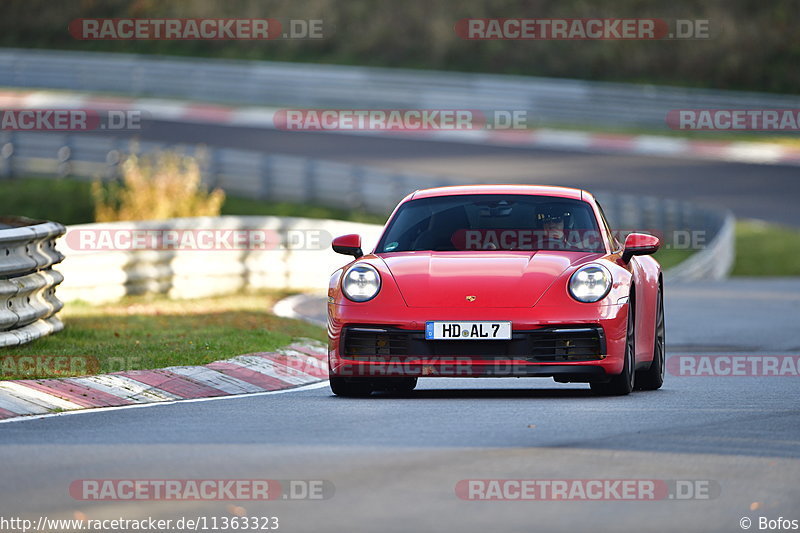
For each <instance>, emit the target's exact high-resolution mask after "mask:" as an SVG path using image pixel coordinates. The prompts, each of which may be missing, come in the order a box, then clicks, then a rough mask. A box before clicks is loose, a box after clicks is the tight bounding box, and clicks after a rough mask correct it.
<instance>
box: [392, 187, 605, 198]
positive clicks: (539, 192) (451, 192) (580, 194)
mask: <svg viewBox="0 0 800 533" xmlns="http://www.w3.org/2000/svg"><path fill="white" fill-rule="evenodd" d="M464 194H526V195H531V196H556V197H559V198H571V199H574V200H588V199H589V198H591V195H590V194H589V193H587V192H586V191H584V190H582V189H573V188H572V187H556V186H553V185H452V186H449V187H435V188H432V189H421V190H418V191H415V192H414V193H412V194H411V195H409V197H407V200H417V199H419V198H433V197H437V196H457V195H464Z"/></svg>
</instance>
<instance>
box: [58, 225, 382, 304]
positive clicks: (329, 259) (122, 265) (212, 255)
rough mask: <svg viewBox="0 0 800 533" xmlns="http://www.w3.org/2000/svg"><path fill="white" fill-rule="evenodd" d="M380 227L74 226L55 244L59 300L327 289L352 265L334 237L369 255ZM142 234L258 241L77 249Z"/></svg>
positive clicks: (189, 296)
mask: <svg viewBox="0 0 800 533" xmlns="http://www.w3.org/2000/svg"><path fill="white" fill-rule="evenodd" d="M381 229H382V228H381V226H378V225H374V224H359V223H353V222H345V221H341V220H320V219H307V218H297V217H254V216H242V217H237V216H222V217H196V218H177V219H171V220H156V221H141V222H113V223H98V224H82V225H75V226H69V227H68V228H67V233H66V235H65V236H64V237H62V238H61V239H60V240H59V242H58V243H57V246H58V247H59V249H61V250H63V251H64V253H65V255H66V258H65V259H64V261H63V263H62V264H61V265H60V266H59V269H60V270H61V272H62V273H63V274H64V278H65V281H64V283H63V284H62V285H61V287H59V289H58V292H59V297H60V298H61V299H63V300H64V301H73V300H83V301H87V302H90V303H100V302H106V301H113V300H117V299H119V298H121V297H123V296H125V295H129V294H145V293H157V294H165V295H167V296H168V297H170V298H177V299H180V298H199V297H204V296H213V295H219V294H226V293H231V292H236V291H240V290H245V289H259V288H272V289H292V290H314V291H322V290H325V289H326V288H327V280H328V277H329V276H330V274H331V273H332V272H333V271H334V270H336V269H337V268H339V267H341V266H342V265H344V264H346V263H347V262H348V261H347V259H346V258H344V257H343V256H341V255H338V254H335V253H333V252H332V251H331V249H330V242H331V238H332V236H337V235H340V234H345V233H352V232H357V233H359V234H361V235H362V237H363V239H364V245H365V249H367V248H368V247H370V246H374V245H375V244H377V242H378V237H379V235H380V231H381ZM144 231H150V232H154V234H156V233H157V234H158V235H160V236H164V235H165V232H168V231H169V232H173V235H174V236H176V235H179V234H180V233H181V232H189V233H191V234H192V236H197V237H198V239H200V238H202V236H203V235H204V234H205V236H206V237H208V240H209V241H208V242H211V241H213V240H214V239H215V236H221V237H223V238H234V237H229V236H225V235H224V232H228V231H230V232H239V233H240V235H244V236H245V237H244V239H245V240H247V236H255V237H258V239H255V241H257V242H258V245H254V246H252V247H250V248H249V249H241V248H242V247H241V246H239V247H234V249H226V247H225V246H223V245H220V246H218V247H214V246H213V245H212V246H210V247H209V246H199V247H178V246H172V247H168V246H165V247H163V248H164V249H158V248H160V246H155V247H153V248H156V249H142V248H136V247H135V246H130V247H129V248H130V249H121V248H117V249H91V248H90V247H86V246H84V247H82V246H81V245H80V243H81V242H82V239H83V242H87V240H88V239H87V238H86V236H87V235H88V236H89V237H90V238H91V240H92V241H93V242H101V241H102V240H103V239H104V238H106V242H110V240H109V239H113V238H115V237H114V235H115V234H120V232H122V233H124V234H125V236H126V237H125V239H126V240H127V239H128V238H129V236H130V235H132V234H133V233H135V232H138V233H139V234H140V235H141V234H142V233H143V232H144ZM103 234H105V237H104V235H103ZM176 238H180V237H176ZM153 242H157V241H156V240H154V241H153ZM226 242H230V241H226ZM262 243H263V244H262ZM201 244H202V243H201Z"/></svg>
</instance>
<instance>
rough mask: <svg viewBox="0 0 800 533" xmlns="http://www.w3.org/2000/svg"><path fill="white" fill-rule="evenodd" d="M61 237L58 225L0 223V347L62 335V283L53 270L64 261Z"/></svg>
mask: <svg viewBox="0 0 800 533" xmlns="http://www.w3.org/2000/svg"><path fill="white" fill-rule="evenodd" d="M65 231H66V228H64V226H62V225H61V224H58V223H56V222H42V221H35V220H30V219H25V218H21V217H0V347H3V346H14V345H17V344H24V343H26V342H30V341H32V340H34V339H38V338H39V337H43V336H45V335H48V334H50V333H54V332H56V331H60V330H61V329H63V327H64V325H63V324H62V323H61V320H60V319H59V318H58V316H57V313H58V312H59V311H60V310H61V308H62V303H61V302H60V301H59V300H58V298H56V294H55V288H56V286H57V285H58V284H59V283H61V282H62V281H63V280H64V277H63V276H62V275H61V274H60V273H59V272H58V271H56V270H53V269H52V266H53V265H54V264H57V263H59V262H61V260H62V259H63V258H64V256H63V255H62V254H61V253H60V252H59V251H58V250H57V249H56V247H55V240H56V238H57V237H58V236H60V235H63V234H64V232H65Z"/></svg>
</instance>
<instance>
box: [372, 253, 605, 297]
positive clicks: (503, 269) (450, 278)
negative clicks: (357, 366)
mask: <svg viewBox="0 0 800 533" xmlns="http://www.w3.org/2000/svg"><path fill="white" fill-rule="evenodd" d="M587 255H588V254H586V253H584V252H567V253H565V252H550V251H536V252H480V253H479V254H478V253H475V252H406V253H398V254H391V255H389V256H382V259H383V261H384V262H385V263H386V265H387V267H388V268H389V271H390V272H391V273H392V276H393V277H394V279H395V281H396V282H397V287H398V289H399V290H400V293H401V294H402V295H403V299H404V300H405V302H406V304H407V305H408V306H409V307H465V308H466V307H469V308H473V309H474V308H476V307H531V306H533V305H535V304H536V302H537V301H538V300H539V298H541V297H542V295H543V294H544V293H545V292H546V291H547V289H548V288H549V287H550V286H551V285H552V284H553V283H554V282H555V281H556V280H557V279H558V277H559V276H560V275H561V274H562V273H563V272H564V271H565V270H566V269H567V268H569V267H570V265H572V264H573V263H575V262H578V261H580V260H581V259H583V258H584V257H586V256H587ZM595 255H596V254H595ZM468 296H474V297H475V298H474V300H472V301H470V300H468V299H467V297H468Z"/></svg>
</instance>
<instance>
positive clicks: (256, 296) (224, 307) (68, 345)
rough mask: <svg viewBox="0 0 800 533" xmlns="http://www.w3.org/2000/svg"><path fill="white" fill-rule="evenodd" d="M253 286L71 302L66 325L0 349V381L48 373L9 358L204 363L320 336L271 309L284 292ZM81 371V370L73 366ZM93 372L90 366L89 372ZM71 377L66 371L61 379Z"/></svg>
mask: <svg viewBox="0 0 800 533" xmlns="http://www.w3.org/2000/svg"><path fill="white" fill-rule="evenodd" d="M284 295H285V293H280V292H272V291H270V292H267V291H260V292H253V293H243V294H235V295H229V296H220V297H214V298H202V299H196V300H179V301H176V300H168V299H166V298H164V297H152V296H151V297H128V298H125V299H123V300H122V301H120V302H118V303H114V304H107V305H100V306H90V305H87V304H81V303H68V304H67V305H66V306H65V308H64V310H63V311H62V312H61V314H60V316H61V318H62V320H63V321H64V323H65V329H64V331H62V332H60V333H58V334H57V335H54V336H50V337H45V338H42V339H39V340H36V341H33V342H31V343H30V344H26V345H24V346H19V347H10V348H2V349H0V362H2V363H5V364H0V379H19V378H25V379H32V378H45V377H53V376H52V375H47V374H36V373H24V374H19V373H13V372H10V371H9V368H14V365H13V361H14V359H13V358H12V359H10V360H9V359H8V357H9V356H72V357H78V358H85V359H82V361H83V364H85V363H86V361H87V360H88V361H90V362H89V364H87V365H86V366H89V367H91V366H92V365H93V364H94V362H95V361H96V362H97V364H98V366H99V368H96V367H95V368H93V369H92V370H97V371H98V372H99V373H104V372H116V371H120V370H135V369H147V368H163V367H167V366H174V365H202V364H206V363H210V362H212V361H216V360H219V359H226V358H229V357H234V356H237V355H241V354H246V353H253V352H266V351H273V350H275V349H276V348H279V347H281V346H285V345H287V344H290V343H291V342H292V341H293V340H294V339H297V338H301V337H305V338H311V339H317V340H320V341H323V340H325V338H326V334H325V331H324V329H323V328H321V327H318V326H314V325H311V324H307V323H305V322H301V321H298V320H291V319H286V318H280V317H276V316H275V315H273V314H272V313H270V312H269V309H271V308H272V305H273V304H274V303H275V301H277V299H279V298H280V297H282V296H284ZM78 373H80V372H78ZM93 373H94V372H93ZM69 375H71V373H70V372H69V371H67V372H65V373H63V374H62V373H59V376H58V377H67V376H69Z"/></svg>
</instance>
